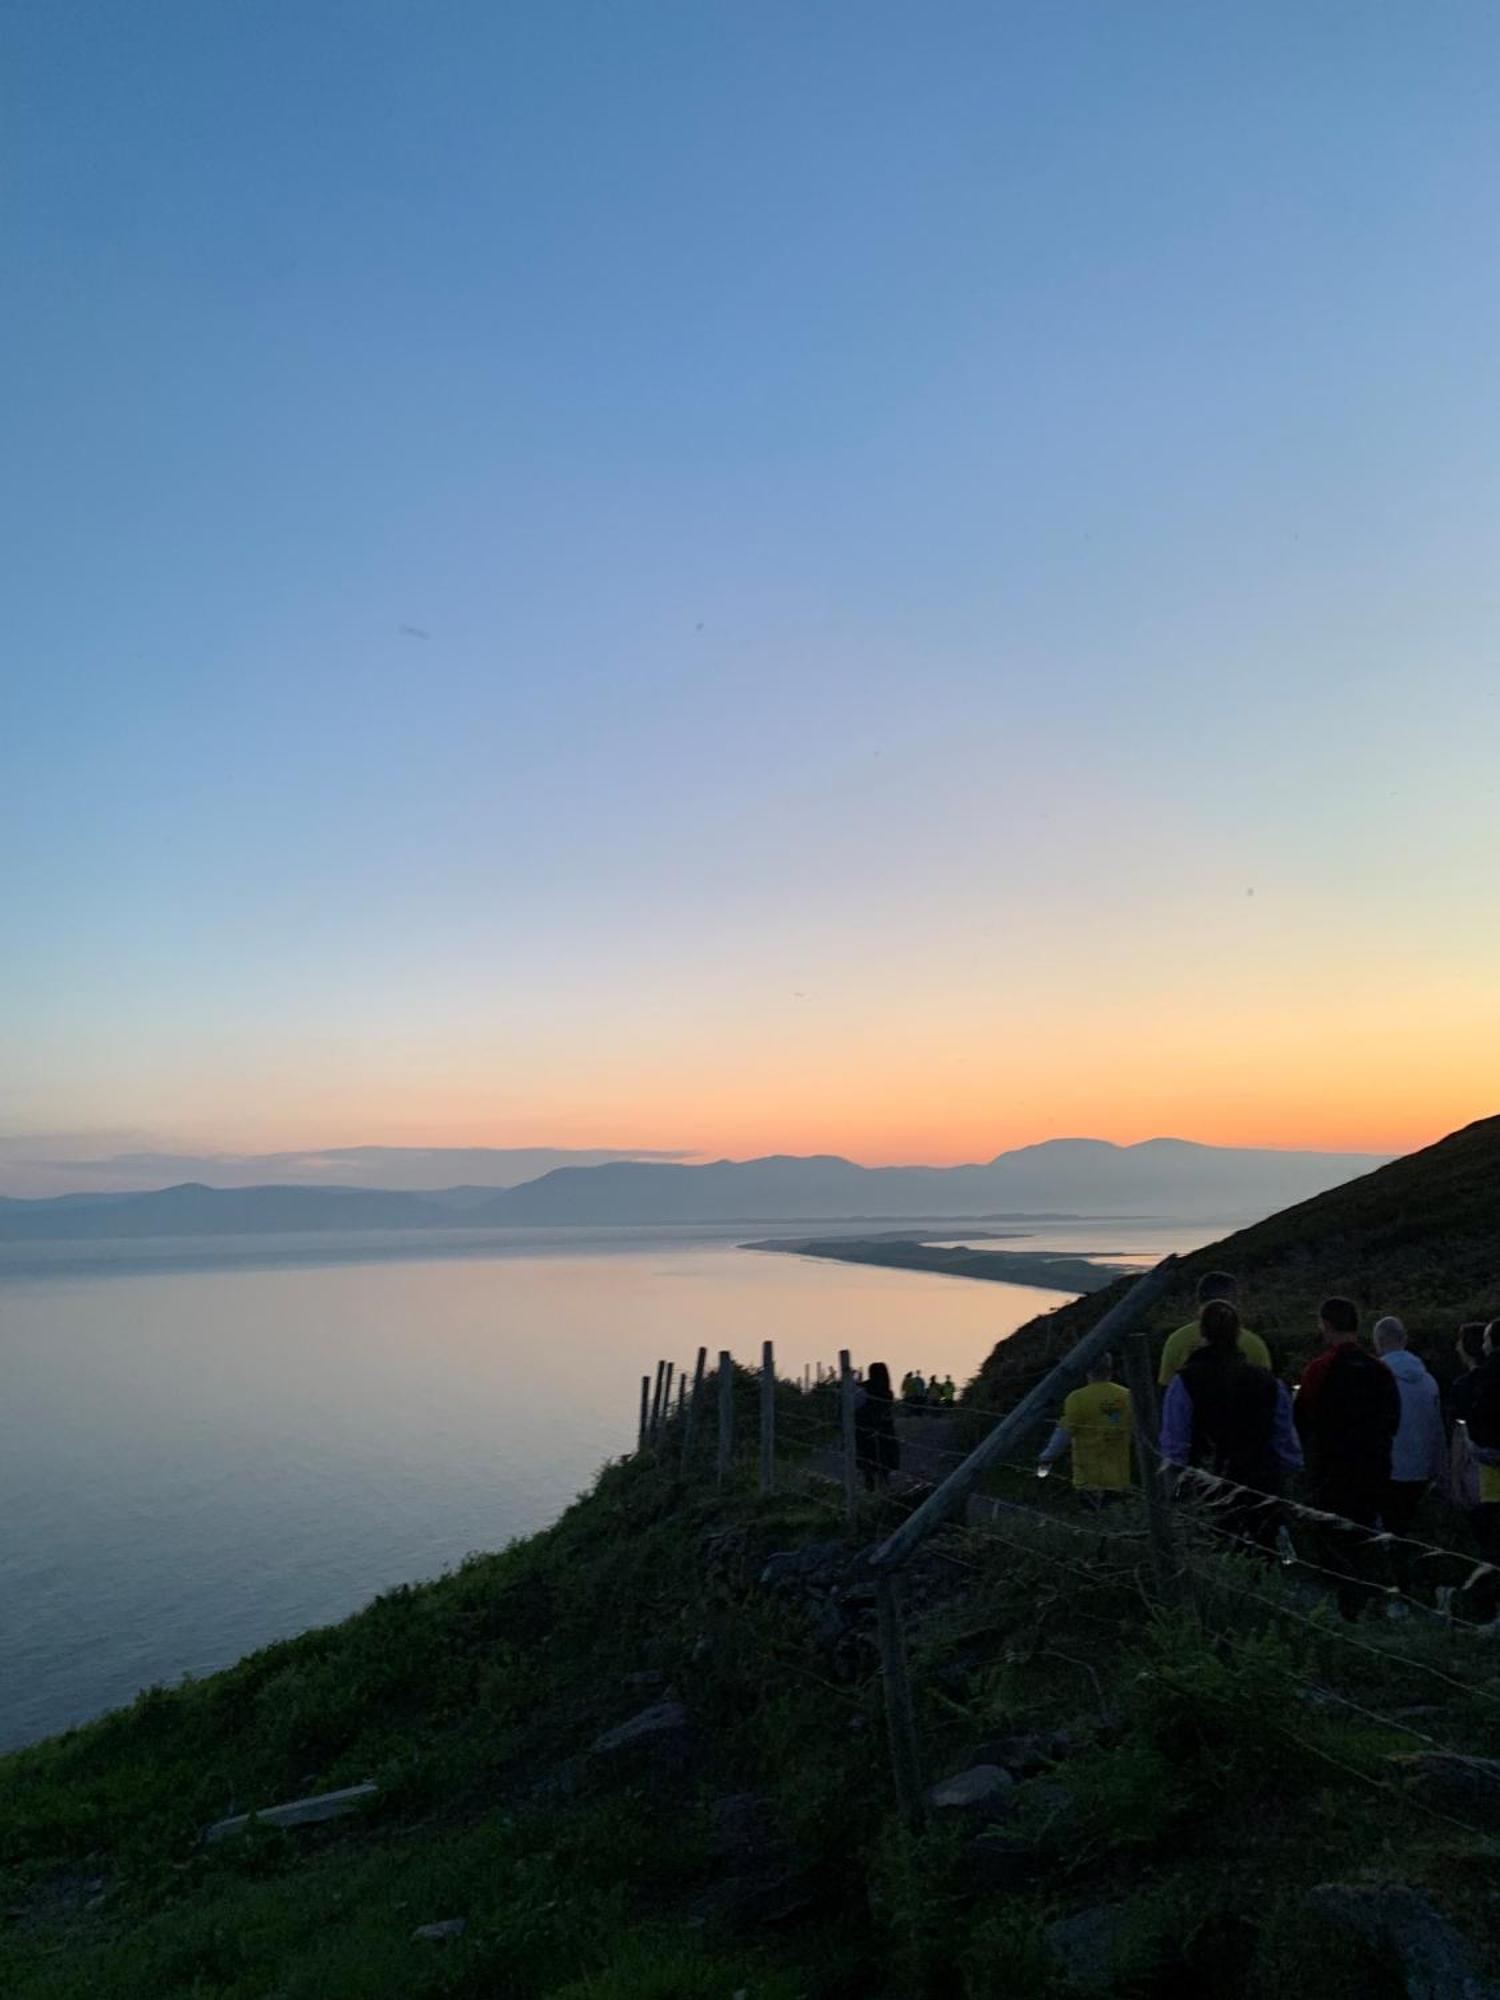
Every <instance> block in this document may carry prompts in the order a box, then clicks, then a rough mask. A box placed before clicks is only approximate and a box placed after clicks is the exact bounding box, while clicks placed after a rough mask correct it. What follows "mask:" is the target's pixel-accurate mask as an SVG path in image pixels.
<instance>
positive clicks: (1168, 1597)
mask: <svg viewBox="0 0 1500 2000" xmlns="http://www.w3.org/2000/svg"><path fill="white" fill-rule="evenodd" d="M1124 1345H1125V1380H1126V1382H1127V1384H1128V1385H1129V1388H1130V1410H1131V1416H1132V1418H1133V1419H1134V1424H1135V1458H1136V1466H1137V1468H1138V1470H1139V1472H1140V1475H1141V1492H1142V1494H1143V1495H1144V1497H1145V1501H1146V1535H1147V1539H1148V1542H1149V1544H1150V1549H1151V1574H1152V1577H1153V1579H1154V1581H1155V1584H1156V1594H1157V1598H1158V1600H1159V1602H1160V1603H1162V1604H1164V1605H1169V1604H1173V1603H1175V1602H1176V1600H1177V1597H1178V1585H1179V1581H1180V1577H1179V1572H1178V1568H1177V1557H1176V1552H1175V1550H1174V1549H1173V1546H1172V1510H1171V1506H1170V1504H1169V1503H1168V1500H1167V1496H1166V1492H1165V1490H1164V1488H1163V1486H1162V1482H1161V1452H1160V1448H1159V1441H1160V1429H1159V1423H1158V1419H1157V1414H1156V1384H1155V1383H1154V1382H1153V1381H1152V1379H1151V1345H1150V1339H1149V1336H1148V1335H1147V1334H1146V1333H1145V1332H1144V1331H1143V1332H1140V1333H1132V1334H1130V1335H1129V1336H1128V1337H1127V1339H1126V1341H1125V1343H1124Z"/></svg>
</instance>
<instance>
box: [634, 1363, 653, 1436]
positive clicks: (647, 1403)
mask: <svg viewBox="0 0 1500 2000" xmlns="http://www.w3.org/2000/svg"><path fill="white" fill-rule="evenodd" d="M650 1421H651V1377H650V1376H649V1375H643V1376H642V1377H641V1427H640V1430H639V1431H638V1433H637V1434H636V1440H635V1448H636V1450H637V1451H644V1450H645V1449H646V1426H647V1424H648V1423H649V1422H650Z"/></svg>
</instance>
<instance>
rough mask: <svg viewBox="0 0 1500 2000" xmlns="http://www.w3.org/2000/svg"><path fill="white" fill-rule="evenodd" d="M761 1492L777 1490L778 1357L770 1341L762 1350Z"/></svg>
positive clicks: (765, 1343) (762, 1346)
mask: <svg viewBox="0 0 1500 2000" xmlns="http://www.w3.org/2000/svg"><path fill="white" fill-rule="evenodd" d="M760 1490H761V1492H762V1493H774V1492H775V1490H776V1356H775V1352H774V1351H773V1349H772V1346H771V1343H770V1341H769V1340H766V1341H762V1342H761V1349H760Z"/></svg>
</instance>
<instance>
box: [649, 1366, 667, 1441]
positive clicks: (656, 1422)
mask: <svg viewBox="0 0 1500 2000" xmlns="http://www.w3.org/2000/svg"><path fill="white" fill-rule="evenodd" d="M666 1372H667V1364H666V1362H665V1361H658V1362H657V1364H656V1382H655V1385H654V1387H653V1388H652V1391H651V1442H652V1443H653V1444H654V1443H655V1442H656V1433H657V1432H658V1430H659V1429H660V1428H661V1385H662V1378H663V1376H664V1375H665V1374H666Z"/></svg>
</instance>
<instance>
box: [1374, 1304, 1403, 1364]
mask: <svg viewBox="0 0 1500 2000" xmlns="http://www.w3.org/2000/svg"><path fill="white" fill-rule="evenodd" d="M1372 1338H1373V1339H1374V1342H1375V1352H1376V1353H1377V1354H1394V1353H1395V1352H1396V1351H1397V1349H1398V1348H1402V1347H1405V1345H1406V1328H1405V1327H1404V1326H1403V1325H1402V1324H1401V1322H1400V1320H1399V1319H1397V1317H1396V1315H1395V1314H1394V1313H1387V1314H1386V1316H1385V1318H1384V1319H1378V1320H1376V1322H1375V1331H1374V1334H1373V1336H1372Z"/></svg>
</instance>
